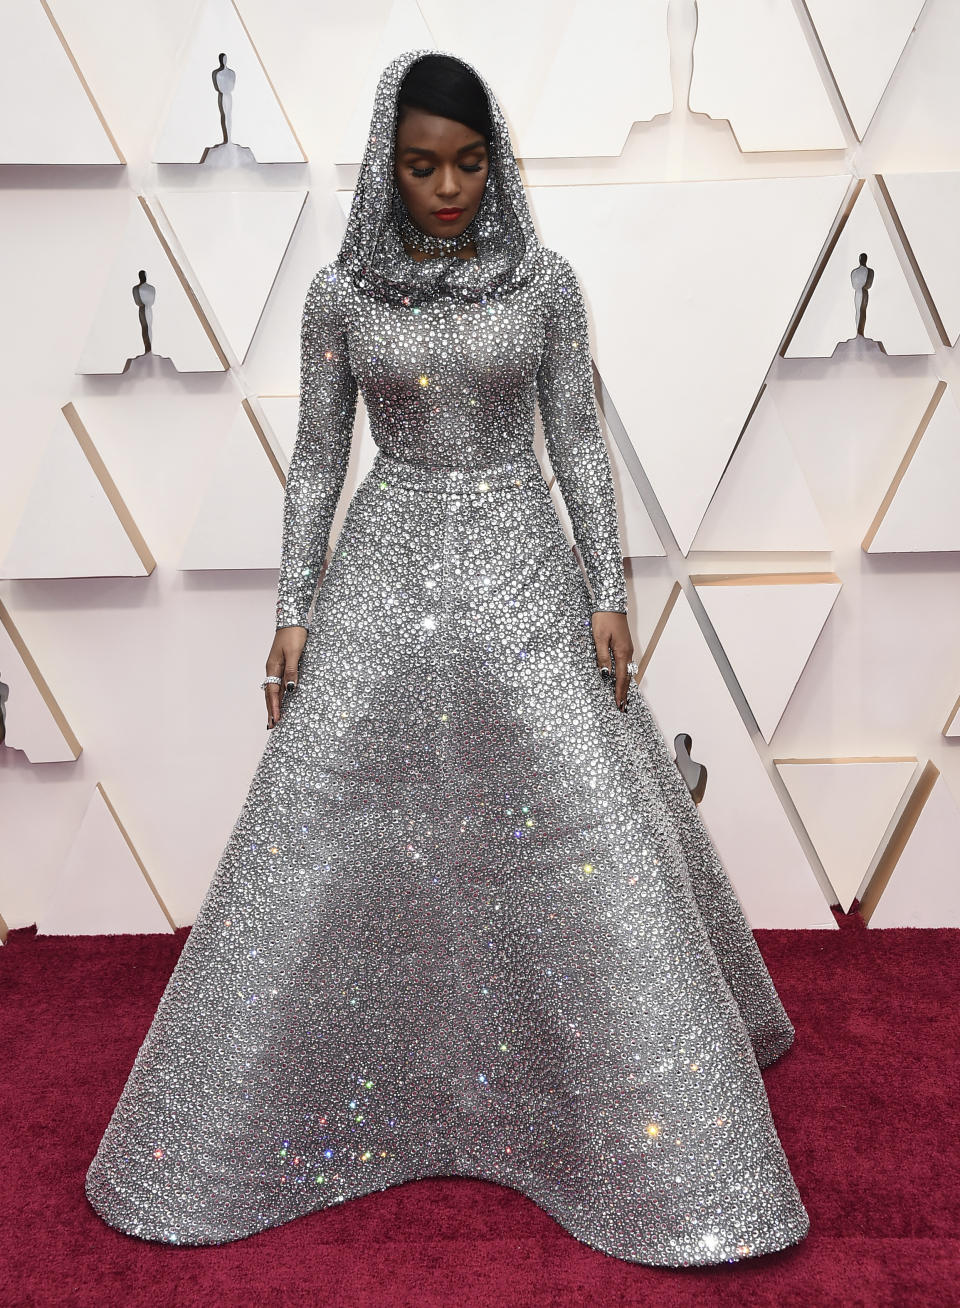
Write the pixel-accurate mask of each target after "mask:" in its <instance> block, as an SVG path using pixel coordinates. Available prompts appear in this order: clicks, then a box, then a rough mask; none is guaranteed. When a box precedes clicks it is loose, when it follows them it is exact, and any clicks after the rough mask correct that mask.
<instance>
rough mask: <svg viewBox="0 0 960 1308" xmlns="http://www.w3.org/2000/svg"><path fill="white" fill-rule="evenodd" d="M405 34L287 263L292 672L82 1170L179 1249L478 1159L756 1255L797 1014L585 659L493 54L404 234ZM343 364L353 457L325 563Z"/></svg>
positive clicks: (593, 530)
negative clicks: (458, 245) (313, 220)
mask: <svg viewBox="0 0 960 1308" xmlns="http://www.w3.org/2000/svg"><path fill="white" fill-rule="evenodd" d="M429 53H436V52H429V51H424V50H418V51H411V52H407V53H405V54H403V55H401V56H399V57H398V58H396V59H394V60H393V61H392V62H391V63H390V64H389V65H388V66H387V68H386V69H385V71H384V73H383V75H382V77H381V79H380V82H379V85H378V88H377V92H376V97H375V102H374V111H373V117H372V121H371V125H370V135H369V139H368V142H367V146H366V150H365V153H364V156H363V161H362V165H361V169H360V174H359V180H358V183H357V187H356V193H355V195H354V199H353V203H352V207H351V210H350V216H349V220H348V223H347V228H346V232H345V235H344V238H343V243H342V246H341V248H340V252H339V255H338V257H337V258H336V259H335V260H334V261H333V262H332V263H330V264H329V265H328V266H326V267H323V268H321V269H320V271H319V272H317V274H316V276H315V277H314V278H313V281H312V284H311V285H310V287H309V291H308V293H307V296H306V303H305V307H304V313H303V326H302V374H301V403H300V418H299V429H298V434H297V439H296V445H295V449H294V452H293V456H292V461H291V465H290V470H289V477H288V481H287V489H286V496H285V501H284V523H283V540H282V559H281V568H280V577H279V586H278V592H277V615H276V617H277V627H278V628H279V627H284V626H301V627H306V628H307V629H308V634H307V638H306V644H305V646H304V648H303V653H302V658H301V662H300V675H299V685H298V687H297V688H296V689H295V690H294V691H291V692H289V693H288V694H287V695H286V697H285V700H284V708H283V713H282V715H281V718H280V721H279V723H278V725H277V726H276V727H275V728H274V729H273V730H272V731H270V732H268V733H267V740H266V745H265V748H264V750H263V754H262V757H261V759H260V761H259V763H258V765H257V767H256V771H255V774H254V777H253V780H252V782H251V784H250V789H249V793H248V795H247V797H246V799H245V801H244V803H243V807H242V810H241V812H240V814H239V816H238V818H237V821H236V823H235V825H234V828H233V830H232V832H231V834H230V836H229V839H228V842H227V845H226V848H225V850H224V852H223V855H222V857H221V859H220V862H219V865H218V866H217V868H216V870H215V873H214V875H213V878H212V881H211V883H210V886H209V889H208V890H207V893H206V896H205V898H204V900H203V903H202V905H201V907H200V909H199V912H198V914H197V917H196V921H195V923H194V925H193V928H192V930H191V931H190V933H189V936H188V937H187V940H186V943H185V945H184V948H183V951H182V953H181V955H180V958H179V960H178V962H177V964H176V967H175V968H174V970H173V972H172V974H171V976H170V979H169V982H168V984H167V986H166V989H165V990H164V993H163V996H162V999H161V1001H160V1004H159V1007H158V1009H157V1011H156V1014H155V1016H154V1019H153V1022H152V1024H151V1026H150V1029H149V1031H148V1033H147V1035H146V1038H145V1039H144V1041H143V1044H142V1046H141V1047H140V1050H139V1052H138V1054H137V1056H136V1060H135V1062H134V1064H133V1067H132V1070H131V1071H130V1074H129V1077H128V1079H127V1081H126V1084H125V1086H124V1087H123V1090H122V1093H121V1094H120V1098H119V1102H118V1103H117V1105H116V1108H115V1111H114V1113H113V1115H112V1117H111V1118H110V1121H109V1123H108V1125H107V1127H106V1130H105V1132H104V1134H103V1138H102V1140H101V1142H100V1145H99V1148H98V1149H97V1151H96V1155H95V1157H94V1158H93V1160H92V1162H91V1163H90V1167H89V1170H88V1172H87V1177H86V1194H87V1196H88V1198H89V1200H90V1202H91V1204H92V1205H93V1207H94V1208H95V1209H96V1211H97V1212H98V1213H99V1214H100V1216H101V1217H102V1218H103V1219H104V1220H105V1221H106V1222H108V1223H109V1224H110V1225H111V1226H113V1227H116V1228H117V1229H119V1230H121V1231H124V1232H127V1233H129V1234H130V1235H133V1236H139V1237H141V1238H143V1239H145V1240H154V1241H164V1242H167V1243H170V1244H182V1245H210V1244H222V1243H226V1242H228V1241H232V1240H237V1239H239V1238H241V1237H245V1236H249V1235H251V1234H252V1233H254V1232H258V1231H262V1230H264V1229H266V1228H268V1227H274V1226H278V1225H279V1224H281V1223H285V1222H289V1221H291V1220H292V1219H294V1218H297V1217H301V1216H304V1215H306V1214H310V1213H316V1212H317V1211H318V1210H320V1209H324V1208H326V1207H328V1206H330V1205H332V1204H338V1203H341V1202H344V1201H346V1200H349V1199H352V1198H354V1197H356V1196H359V1195H364V1194H368V1193H370V1192H372V1191H377V1190H383V1189H385V1188H386V1187H388V1186H392V1185H396V1184H398V1183H401V1182H404V1181H408V1180H412V1179H414V1178H421V1177H433V1176H463V1177H482V1178H485V1179H487V1180H490V1181H495V1182H499V1183H500V1184H502V1185H505V1186H509V1187H511V1188H513V1189H514V1190H516V1191H519V1192H520V1193H521V1194H522V1195H525V1196H527V1197H528V1198H529V1199H530V1200H532V1201H533V1202H534V1203H536V1204H538V1205H539V1206H540V1207H541V1208H542V1209H544V1210H545V1211H546V1212H547V1213H549V1214H551V1215H552V1216H553V1217H554V1218H555V1219H556V1221H557V1222H558V1223H560V1224H561V1225H562V1226H563V1227H564V1228H565V1229H566V1230H567V1231H568V1232H570V1233H571V1234H572V1235H573V1236H575V1237H576V1238H577V1239H579V1240H581V1241H584V1242H585V1243H586V1244H588V1245H590V1246H592V1247H593V1248H594V1249H597V1250H601V1251H603V1252H605V1253H608V1254H612V1255H615V1256H616V1257H618V1258H622V1259H627V1260H630V1261H633V1262H638V1263H647V1264H659V1265H665V1266H676V1267H679V1266H684V1265H691V1264H706V1263H719V1262H724V1261H726V1262H731V1261H736V1260H740V1259H744V1258H748V1257H754V1256H756V1255H760V1254H764V1253H767V1252H769V1251H772V1250H777V1249H782V1248H784V1247H786V1246H789V1245H792V1244H796V1243H797V1242H799V1241H800V1240H802V1239H803V1237H804V1236H805V1235H806V1233H807V1231H808V1228H809V1218H808V1215H807V1211H806V1209H805V1207H804V1204H803V1202H802V1200H801V1196H800V1194H799V1192H798V1189H797V1186H796V1184H795V1181H794V1178H793V1176H792V1175H791V1172H790V1168H789V1166H788V1163H787V1159H786V1157H785V1154H784V1151H783V1147H782V1144H781V1141H780V1138H779V1136H778V1134H777V1130H776V1128H775V1125H774V1122H773V1120H772V1117H771V1112H770V1106H769V1103H768V1099H767V1095H766V1092H765V1087H764V1083H763V1080H762V1078H761V1073H760V1069H761V1068H762V1067H764V1066H766V1065H767V1064H769V1063H771V1062H772V1061H773V1060H774V1059H776V1058H779V1057H780V1056H781V1055H782V1054H783V1053H784V1052H785V1051H786V1050H787V1049H789V1048H790V1046H791V1043H792V1042H793V1039H794V1027H793V1025H792V1023H791V1021H790V1019H789V1018H788V1016H787V1014H786V1012H785V1011H784V1008H783V1005H782V1003H781V1001H780V999H779V996H778V994H777V992H776V990H775V988H774V985H773V982H772V979H771V977H770V975H769V973H768V971H767V968H766V966H765V964H764V961H763V959H762V957H761V955H760V952H759V950H758V948H757V945H756V943H755V940H754V936H753V934H752V932H751V930H750V927H749V925H748V923H747V920H746V918H745V915H744V912H743V910H742V907H741V904H740V902H739V900H738V898H737V895H736V894H735V892H734V889H733V887H732V885H731V883H730V881H729V879H728V876H727V874H726V872H725V870H724V868H723V867H722V865H721V863H720V861H719V858H718V856H717V853H716V850H715V848H714V846H713V845H712V843H711V840H710V837H709V835H708V833H707V830H706V828H705V826H704V823H703V821H702V819H701V817H700V814H699V810H698V808H697V805H696V804H695V803H694V802H693V800H692V798H691V796H690V793H689V791H688V789H687V787H686V785H685V784H684V782H683V779H682V777H681V776H680V774H679V772H678V770H677V767H676V765H675V763H674V761H673V759H672V757H671V754H670V751H669V749H668V748H667V745H666V743H665V741H664V739H663V736H662V735H661V733H660V730H659V728H658V726H657V724H656V721H655V719H654V718H653V716H652V714H651V712H650V710H649V708H648V706H647V704H646V703H645V701H644V698H643V695H642V694H641V692H640V689H639V686H638V684H637V682H636V681H635V680H633V679H631V682H630V688H629V693H628V707H627V711H626V712H621V711H619V710H618V708H617V707H616V705H615V702H614V697H613V695H612V693H611V690H610V687H609V685H608V684H606V683H605V682H604V680H603V679H602V678H601V677H600V675H599V674H598V667H597V658H596V651H595V647H594V643H593V637H592V632H591V621H592V615H593V613H594V612H595V611H615V612H621V613H623V612H625V611H626V591H625V585H624V574H623V561H622V557H621V545H620V540H619V534H618V521H617V508H616V500H615V497H614V490H613V481H612V474H611V469H610V464H609V461H608V456H607V452H606V448H605V445H604V440H603V436H602V432H601V429H600V426H599V420H598V414H597V409H596V399H595V393H594V388H593V380H592V371H591V362H590V343H589V339H588V332H587V319H586V314H585V309H584V301H583V297H582V294H581V289H580V286H579V285H578V281H577V278H576V276H575V274H574V271H573V269H572V267H571V264H570V263H569V261H568V260H567V259H566V257H564V256H563V255H562V254H559V253H557V252H556V251H554V250H551V249H548V248H545V247H544V246H543V245H542V244H541V243H540V241H539V239H538V237H537V234H536V232H535V229H534V226H533V222H532V218H531V215H530V213H529V211H528V207H527V202H526V198H525V195H524V190H523V186H522V182H521V177H520V173H519V170H518V167H517V163H516V160H515V158H514V156H513V153H512V147H511V142H510V138H509V134H508V132H507V128H506V125H505V122H504V118H503V115H502V112H501V110H500V107H499V105H498V103H497V101H496V99H495V98H494V96H493V94H492V92H491V91H490V89H489V87H488V86H487V84H486V82H483V87H484V89H485V90H486V94H487V97H488V101H489V112H490V119H491V122H492V134H491V138H490V158H489V174H488V176H487V180H486V184H485V188H484V191H483V198H482V201H481V203H480V207H479V209H478V210H477V212H476V218H475V221H474V223H473V224H472V234H473V235H474V236H475V242H476V254H475V256H474V257H461V256H451V255H449V254H447V255H441V256H438V257H427V258H422V259H417V258H414V257H413V255H412V254H410V253H409V252H408V250H407V248H406V247H405V245H404V243H403V241H402V240H401V232H402V230H403V226H404V223H405V222H407V221H408V219H407V217H406V216H405V215H404V212H403V205H402V202H401V201H400V200H399V198H398V193H397V190H396V186H395V181H394V175H393V174H394V128H395V123H396V115H397V94H398V87H399V84H400V81H401V79H402V78H403V76H404V74H405V73H406V71H407V69H408V68H409V67H410V66H411V65H412V64H413V63H414V62H415V61H416V60H418V59H419V58H420V57H422V56H423V55H426V54H429ZM466 66H467V67H468V68H469V67H470V65H466ZM473 71H476V70H473ZM611 275H615V273H614V272H612V273H611ZM358 394H362V395H363V398H364V403H365V406H366V410H367V413H368V414H369V419H370V425H371V429H372V433H373V437H374V440H375V442H376V444H377V446H378V453H377V455H376V458H375V461H374V464H373V466H372V468H371V470H370V471H369V473H368V474H367V475H366V476H365V478H364V479H363V480H362V482H361V483H360V485H359V486H358V488H357V490H356V492H355V494H354V495H353V497H352V499H351V500H350V503H349V506H348V509H347V513H346V517H345V519H344V523H343V527H342V530H341V533H340V535H339V536H338V538H337V540H336V542H335V548H334V551H333V553H332V555H331V558H330V561H329V565H328V568H327V571H326V573H325V575H324V576H323V580H322V584H320V585H318V582H319V579H320V569H321V566H322V562H323V560H324V557H325V554H326V550H327V543H328V536H329V532H330V525H331V519H332V516H333V513H334V509H335V506H336V504H337V500H338V497H339V495H340V492H341V490H342V487H343V483H344V479H345V473H346V466H347V459H348V454H349V448H350V440H351V433H352V430H353V427H354V418H355V414H356V406H357V399H358ZM538 402H539V405H540V411H541V415H542V420H543V426H544V432H545V438H546V446H547V453H548V455H549V458H550V461H551V464H552V466H553V468H554V470H555V472H556V474H557V478H558V482H559V486H560V489H561V491H562V494H563V497H564V501H565V503H566V505H567V508H568V510H569V514H570V519H571V522H572V524H573V529H574V534H575V538H576V541H577V543H578V546H579V549H580V552H581V556H582V560H583V565H584V569H585V571H586V574H587V578H588V580H589V587H588V585H587V582H586V581H585V580H584V575H583V572H582V571H581V568H580V566H579V565H578V563H577V561H576V559H575V558H574V556H573V555H572V553H571V551H570V549H569V547H568V545H567V541H566V539H565V536H564V533H563V531H562V529H561V526H560V523H559V521H558V518H557V515H556V512H555V509H554V506H553V502H552V500H551V496H550V493H549V491H548V488H547V484H546V482H545V480H544V476H543V473H542V471H541V468H540V465H539V462H538V460H537V457H536V455H535V453H534V451H533V447H532V442H533V432H534V414H535V405H536V404H537V403H538ZM313 1220H315V1221H320V1220H322V1218H320V1217H318V1218H314V1219H313Z"/></svg>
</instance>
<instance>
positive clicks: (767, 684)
mask: <svg viewBox="0 0 960 1308" xmlns="http://www.w3.org/2000/svg"><path fill="white" fill-rule="evenodd" d="M690 580H691V581H692V582H693V584H694V585H695V586H696V587H697V593H698V595H699V596H700V599H701V601H702V603H703V606H704V608H705V609H706V611H707V616H708V617H709V618H710V622H711V623H712V625H713V629H714V631H715V632H716V633H717V636H718V637H719V639H720V643H721V644H722V645H723V648H724V652H725V653H726V655H727V658H728V659H729V660H730V665H731V667H732V668H733V671H734V674H735V675H736V678H737V681H738V682H739V683H740V687H741V689H742V690H743V693H744V695H745V696H746V698H747V701H748V702H749V704H750V707H751V709H752V710H753V715H754V717H755V718H756V719H757V726H758V727H759V728H760V731H761V732H762V734H763V738H764V740H767V741H769V740H770V738H771V736H772V735H773V733H774V731H775V730H776V729H777V724H778V723H779V721H780V719H781V717H782V716H783V711H784V709H785V708H786V706H787V702H788V700H789V699H790V696H791V695H792V694H793V692H794V689H795V688H796V685H797V682H798V681H799V680H800V675H801V673H802V672H803V669H804V667H805V666H806V663H807V660H808V659H809V657H810V653H811V651H812V649H813V647H814V645H815V644H816V642H817V637H818V636H819V635H820V632H821V631H822V630H823V626H824V623H825V622H826V620H827V618H828V616H829V614H830V610H831V609H832V608H833V605H834V602H835V600H836V598H837V596H838V595H839V593H840V585H841V582H840V578H839V577H838V576H836V574H835V573H832V572H824V573H789V572H788V573H760V574H742V575H739V574H733V575H730V574H727V575H718V576H696V577H691V578H690Z"/></svg>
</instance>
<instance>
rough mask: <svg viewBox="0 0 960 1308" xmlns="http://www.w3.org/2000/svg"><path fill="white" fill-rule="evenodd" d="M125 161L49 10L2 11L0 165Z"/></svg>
mask: <svg viewBox="0 0 960 1308" xmlns="http://www.w3.org/2000/svg"><path fill="white" fill-rule="evenodd" d="M123 162H124V160H123V158H122V157H121V155H120V153H119V151H118V150H117V149H116V148H115V146H114V145H113V143H112V142H111V140H110V136H109V134H108V133H107V132H106V131H105V130H104V126H103V123H102V122H101V120H100V117H99V115H98V113H97V110H96V108H95V106H94V104H93V103H92V101H91V97H90V95H89V93H88V91H87V90H86V88H85V85H84V83H83V81H82V80H81V77H80V76H79V74H78V70H77V68H76V66H75V64H74V62H73V59H72V57H71V56H70V54H69V52H68V49H67V46H66V44H65V42H64V40H63V38H62V36H61V34H60V33H59V31H58V29H57V28H56V27H55V26H54V24H53V23H52V22H51V20H50V18H49V17H48V16H47V12H46V10H45V7H44V6H43V5H42V4H40V3H39V0H20V3H18V4H6V5H3V6H2V7H0V164H116V163H123Z"/></svg>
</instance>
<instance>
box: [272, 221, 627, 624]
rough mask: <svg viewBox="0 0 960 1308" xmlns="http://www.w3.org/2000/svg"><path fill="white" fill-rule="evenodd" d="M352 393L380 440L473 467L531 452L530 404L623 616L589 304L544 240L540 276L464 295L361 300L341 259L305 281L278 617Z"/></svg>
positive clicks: (395, 451) (292, 619)
mask: <svg viewBox="0 0 960 1308" xmlns="http://www.w3.org/2000/svg"><path fill="white" fill-rule="evenodd" d="M408 257H409V256H408ZM411 262H412V260H411ZM360 395H362V396H363V400H364V404H365V406H366V409H367V414H368V417H369V421H370V429H371V433H372V435H373V439H374V441H375V442H376V444H377V446H378V447H379V448H380V449H381V450H383V451H384V452H385V453H386V454H390V455H393V456H395V457H397V458H401V459H405V460H409V461H412V462H418V463H424V464H427V465H429V466H431V467H446V468H482V467H483V466H484V465H493V464H501V463H504V462H507V461H509V460H510V458H511V457H512V456H514V455H517V454H520V453H521V452H525V451H529V450H530V449H531V448H532V445H533V433H534V414H535V405H536V404H538V403H539V406H540V414H541V419H542V422H543V431H544V442H545V446H546V451H547V455H548V458H549V460H550V464H551V466H552V468H553V471H554V472H555V473H556V477H557V482H558V485H559V487H560V491H561V494H562V495H563V499H564V503H565V505H566V507H567V511H568V513H569V516H570V521H571V524H572V527H573V533H574V539H575V541H576V543H577V547H578V549H579V551H580V555H581V558H582V559H583V564H584V568H585V570H586V573H587V577H588V579H589V582H590V588H591V590H592V592H593V601H594V609H595V610H596V609H604V610H614V611H618V612H621V613H622V612H626V588H625V584H624V576H623V558H622V554H621V548H620V538H619V521H618V513H617V502H616V495H615V492H614V483H613V476H612V472H611V466H610V459H609V455H608V453H607V447H606V443H605V441H604V438H603V434H602V432H601V429H600V423H599V418H598V414H597V405H596V397H595V394H594V389H593V370H592V366H591V361H590V343H589V333H588V326H587V316H586V309H585V306H584V302H583V296H582V293H581V291H580V286H579V283H578V281H577V278H576V275H575V273H574V271H573V269H572V267H571V266H570V263H569V261H568V260H567V259H566V258H565V257H564V256H563V255H560V254H558V253H556V252H555V251H553V250H549V249H547V248H545V247H543V248H541V250H540V258H539V263H538V265H537V267H536V271H535V275H533V276H532V277H531V278H530V279H529V280H528V281H526V282H525V284H524V285H522V286H521V287H519V288H517V289H515V290H513V291H512V292H511V293H509V294H504V295H502V296H501V295H497V294H491V295H488V296H484V297H483V298H481V299H478V300H476V301H473V302H470V301H464V300H462V299H458V298H456V297H454V296H451V295H446V294H442V293H438V294H437V295H436V296H435V297H433V298H431V299H428V300H426V301H421V302H419V303H416V302H410V303H404V302H402V301H401V302H399V303H389V302H385V301H384V300H382V299H379V298H376V297H374V296H371V295H368V294H366V293H365V292H364V289H363V286H362V285H357V284H355V282H354V280H353V279H351V278H350V277H348V276H347V275H345V273H344V272H343V270H342V269H341V268H340V267H339V265H338V264H337V263H336V262H335V263H332V264H329V265H327V266H326V267H324V268H321V269H320V271H319V272H318V273H317V274H316V275H315V277H314V279H313V281H312V282H311V285H310V289H309V291H308V293H307V299H306V303H305V305H304V312H303V320H302V327H301V371H300V412H299V421H298V429H297V439H296V444H295V446H294V451H293V456H292V458H291V461H290V469H289V472H288V475H287V487H286V493H285V497H284V526H283V548H282V557H281V566H280V578H279V583H278V592H277V626H291V625H300V626H305V625H306V615H307V613H308V611H309V608H310V604H311V602H312V599H313V596H314V592H315V589H316V583H317V580H318V579H319V576H320V573H321V571H322V567H323V561H324V557H325V554H326V549H327V543H328V539H329V533H330V526H331V523H332V520H333V514H334V510H335V509H336V504H337V500H338V498H339V496H340V492H341V490H342V489H343V483H344V480H345V477H346V470H347V464H348V462H349V455H350V442H351V437H352V434H353V427H354V419H355V415H356V408H357V402H358V398H359V396H360Z"/></svg>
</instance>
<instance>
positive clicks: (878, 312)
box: [783, 183, 933, 359]
mask: <svg viewBox="0 0 960 1308" xmlns="http://www.w3.org/2000/svg"><path fill="white" fill-rule="evenodd" d="M864 278H866V279H867V285H866V287H865V289H862V291H861V298H860V299H858V298H857V289H856V288H857V285H858V284H859V283H860V282H862V281H863V279H864ZM858 312H859V315H860V317H859V320H858V316H857V315H858ZM861 335H862V337H864V338H866V343H867V344H869V343H871V342H872V343H873V345H874V346H876V347H878V348H879V349H881V350H882V351H883V352H884V353H885V354H888V355H894V354H932V353H933V345H932V343H931V341H930V337H929V336H928V335H927V331H926V328H925V327H924V325H923V319H922V318H921V317H920V313H919V310H918V309H917V305H916V301H915V300H914V298H913V292H912V290H911V288H910V286H909V285H908V283H907V279H906V276H905V275H904V271H903V266H902V264H901V263H900V259H899V256H898V254H897V251H896V250H895V249H894V247H893V242H892V241H891V239H890V236H889V233H888V232H887V228H886V226H885V224H884V221H883V218H882V217H881V215H880V210H879V209H878V208H877V203H876V201H875V200H874V198H873V193H872V192H871V190H870V188H869V187H868V186H865V185H863V184H862V183H861V185H860V189H859V192H858V194H857V198H856V200H855V201H854V204H853V208H852V209H851V211H850V213H849V214H848V215H847V218H846V221H845V222H844V223H843V225H842V227H841V229H840V231H839V233H838V235H837V238H836V240H835V241H834V243H833V244H832V246H831V247H830V253H829V255H828V256H827V259H826V262H825V263H824V264H823V266H822V268H821V270H820V272H819V274H818V276H817V280H816V284H815V285H814V288H813V291H812V293H811V295H810V297H809V299H808V300H807V302H806V304H805V305H804V308H803V313H802V316H801V317H800V318H799V320H798V321H797V323H796V326H795V328H794V330H793V332H792V334H791V336H790V340H789V343H788V344H787V346H786V347H785V349H784V351H783V355H784V358H787V359H829V358H832V357H833V355H834V353H835V352H836V350H837V347H838V345H841V344H846V343H847V342H852V341H854V340H857V342H858V344H859V343H860V341H859V339H858V338H859V337H860V336H861Z"/></svg>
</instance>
